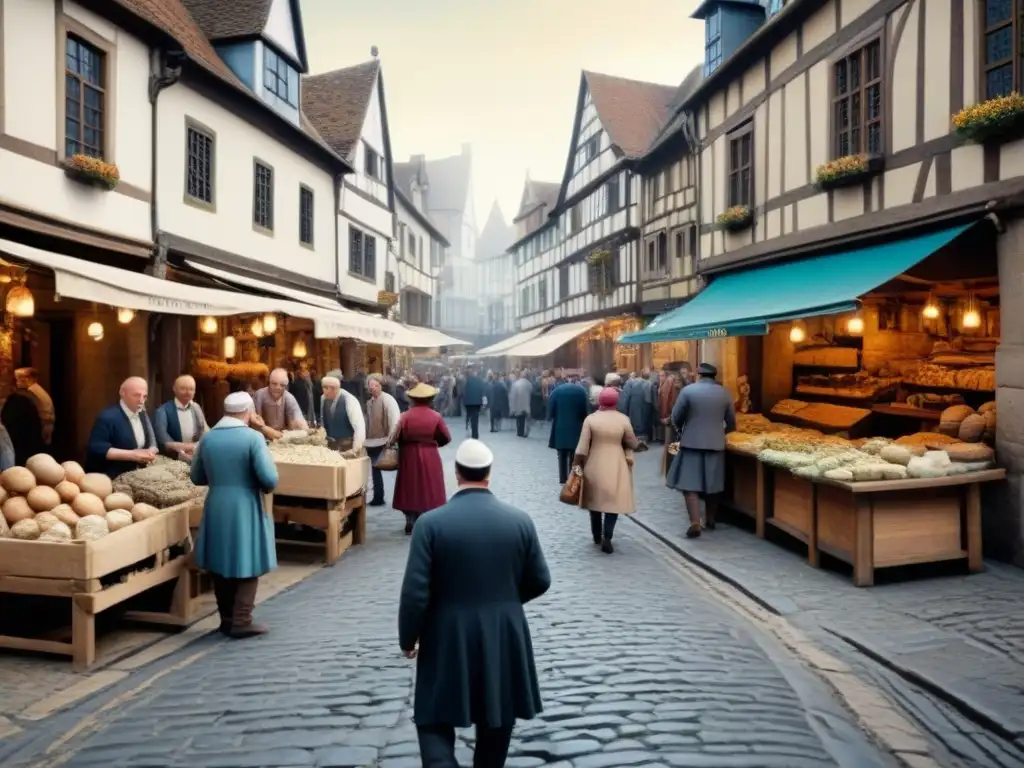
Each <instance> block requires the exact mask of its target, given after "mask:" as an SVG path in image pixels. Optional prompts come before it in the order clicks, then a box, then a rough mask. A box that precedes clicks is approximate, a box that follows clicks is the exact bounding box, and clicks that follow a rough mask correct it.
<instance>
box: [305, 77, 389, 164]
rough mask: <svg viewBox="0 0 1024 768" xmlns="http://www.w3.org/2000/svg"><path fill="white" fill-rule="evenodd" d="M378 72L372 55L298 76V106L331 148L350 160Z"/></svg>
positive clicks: (364, 120) (361, 128)
mask: <svg viewBox="0 0 1024 768" xmlns="http://www.w3.org/2000/svg"><path fill="white" fill-rule="evenodd" d="M379 72H380V61H379V60H378V59H373V60H371V61H367V62H364V63H362V64H357V65H355V66H354V67H345V68H344V69H336V70H334V71H333V72H324V73H323V74H320V75H310V76H307V77H304V78H303V79H302V110H303V111H304V112H305V113H306V115H307V116H308V117H309V119H310V121H311V122H312V123H313V125H315V126H316V128H317V130H318V131H320V135H321V136H323V138H324V140H325V141H326V142H327V144H328V145H329V146H330V147H331V149H333V150H334V151H335V152H337V153H338V154H339V155H341V156H342V157H344V158H345V159H346V160H349V161H351V159H352V157H353V155H354V150H355V147H356V144H357V143H358V142H359V137H360V136H361V135H362V132H363V124H364V123H365V122H366V112H367V110H368V109H369V106H370V97H371V96H372V95H373V88H374V86H375V85H376V84H377V76H378V74H379ZM382 105H383V101H382ZM386 140H387V136H386V135H385V141H386Z"/></svg>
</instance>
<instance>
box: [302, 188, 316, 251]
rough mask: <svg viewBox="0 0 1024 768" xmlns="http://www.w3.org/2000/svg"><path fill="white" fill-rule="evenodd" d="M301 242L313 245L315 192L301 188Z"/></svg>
mask: <svg viewBox="0 0 1024 768" xmlns="http://www.w3.org/2000/svg"><path fill="white" fill-rule="evenodd" d="M299 242H301V243H303V244H304V245H312V244H313V190H311V189H310V188H309V187H299Z"/></svg>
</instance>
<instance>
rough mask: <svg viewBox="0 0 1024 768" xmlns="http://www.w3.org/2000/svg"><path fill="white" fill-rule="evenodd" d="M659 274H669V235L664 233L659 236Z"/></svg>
mask: <svg viewBox="0 0 1024 768" xmlns="http://www.w3.org/2000/svg"><path fill="white" fill-rule="evenodd" d="M658 272H659V273H665V272H668V235H666V234H665V233H664V232H662V233H660V234H659V235H658Z"/></svg>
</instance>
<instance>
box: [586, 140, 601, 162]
mask: <svg viewBox="0 0 1024 768" xmlns="http://www.w3.org/2000/svg"><path fill="white" fill-rule="evenodd" d="M600 149H601V134H599V133H598V134H595V135H593V136H591V137H590V138H589V139H587V143H586V144H585V145H584V147H583V156H584V157H585V158H586V162H588V163H589V162H590V161H591V160H593V159H594V158H595V157H597V153H598V152H599V151H600Z"/></svg>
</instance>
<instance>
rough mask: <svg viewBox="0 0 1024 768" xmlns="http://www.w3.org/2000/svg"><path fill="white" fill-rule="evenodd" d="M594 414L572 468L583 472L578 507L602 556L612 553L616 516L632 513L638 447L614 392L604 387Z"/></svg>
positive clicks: (586, 428)
mask: <svg viewBox="0 0 1024 768" xmlns="http://www.w3.org/2000/svg"><path fill="white" fill-rule="evenodd" d="M597 402H598V410H597V412H596V413H592V414H590V415H589V416H588V417H587V418H586V419H585V420H584V422H583V432H582V433H581V434H580V442H579V445H577V446H576V456H575V459H574V461H573V464H574V465H576V466H579V467H582V468H583V494H582V498H581V501H580V506H581V507H583V508H584V509H587V510H589V511H590V532H591V534H592V535H593V537H594V543H595V544H599V545H600V546H601V551H602V552H604V553H605V554H609V555H610V554H611V553H612V552H614V551H615V550H614V548H613V547H612V534H613V533H614V532H615V523H617V522H618V519H619V517H618V516H619V515H631V514H633V512H635V511H636V501H635V499H634V496H633V471H632V470H633V452H634V451H635V450H636V449H637V447H638V446H639V445H640V442H639V441H638V440H637V439H636V435H635V434H634V432H633V427H632V426H631V425H630V423H629V418H628V417H627V416H626V415H625V414H623V413H619V411H618V410H617V406H618V403H619V393H618V390H616V389H613V388H612V387H605V388H604V389H602V390H601V394H600V395H599V396H598V399H597Z"/></svg>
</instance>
